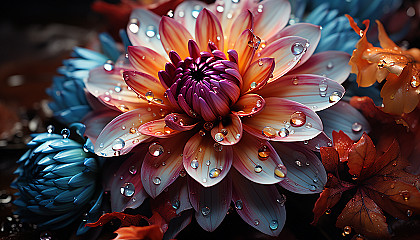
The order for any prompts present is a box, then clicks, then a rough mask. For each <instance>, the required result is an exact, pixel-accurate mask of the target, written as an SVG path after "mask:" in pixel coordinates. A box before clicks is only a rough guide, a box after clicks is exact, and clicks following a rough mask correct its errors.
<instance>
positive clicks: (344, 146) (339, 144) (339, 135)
mask: <svg viewBox="0 0 420 240" xmlns="http://www.w3.org/2000/svg"><path fill="white" fill-rule="evenodd" d="M332 136H333V144H334V148H335V150H337V152H338V155H339V156H340V161H341V162H345V161H347V158H348V150H349V149H350V148H351V147H352V146H353V144H354V142H353V140H351V139H350V137H349V136H347V135H346V134H345V133H344V132H343V131H341V130H340V131H339V132H336V131H333V133H332Z"/></svg>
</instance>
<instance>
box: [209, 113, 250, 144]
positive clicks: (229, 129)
mask: <svg viewBox="0 0 420 240" xmlns="http://www.w3.org/2000/svg"><path fill="white" fill-rule="evenodd" d="M242 131H243V130H242V122H241V119H240V118H239V116H237V115H235V114H229V115H227V116H225V117H224V119H223V120H222V121H220V122H219V124H218V125H216V126H215V127H213V128H212V129H211V136H212V137H213V139H214V140H215V141H216V142H218V143H219V144H222V145H234V144H236V143H238V142H239V141H240V140H241V137H242ZM220 134H222V135H220Z"/></svg>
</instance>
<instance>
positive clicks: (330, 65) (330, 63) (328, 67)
mask: <svg viewBox="0 0 420 240" xmlns="http://www.w3.org/2000/svg"><path fill="white" fill-rule="evenodd" d="M333 68H334V64H333V62H328V63H327V70H331V69H333Z"/></svg>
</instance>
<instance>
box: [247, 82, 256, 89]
mask: <svg viewBox="0 0 420 240" xmlns="http://www.w3.org/2000/svg"><path fill="white" fill-rule="evenodd" d="M256 87H257V83H256V82H252V83H251V85H249V89H254V88H256Z"/></svg>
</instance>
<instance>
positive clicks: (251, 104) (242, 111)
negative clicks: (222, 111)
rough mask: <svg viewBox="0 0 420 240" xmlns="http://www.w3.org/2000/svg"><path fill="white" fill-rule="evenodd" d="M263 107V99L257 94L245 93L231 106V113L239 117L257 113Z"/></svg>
mask: <svg viewBox="0 0 420 240" xmlns="http://www.w3.org/2000/svg"><path fill="white" fill-rule="evenodd" d="M264 107H265V100H264V98H262V97H261V96H260V95H257V94H252V93H249V94H245V95H243V96H242V97H240V98H239V100H238V101H237V102H236V103H235V105H233V106H232V113H233V114H236V115H238V116H240V117H245V116H252V115H254V114H258V113H259V112H261V111H262V110H263V109H264Z"/></svg>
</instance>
